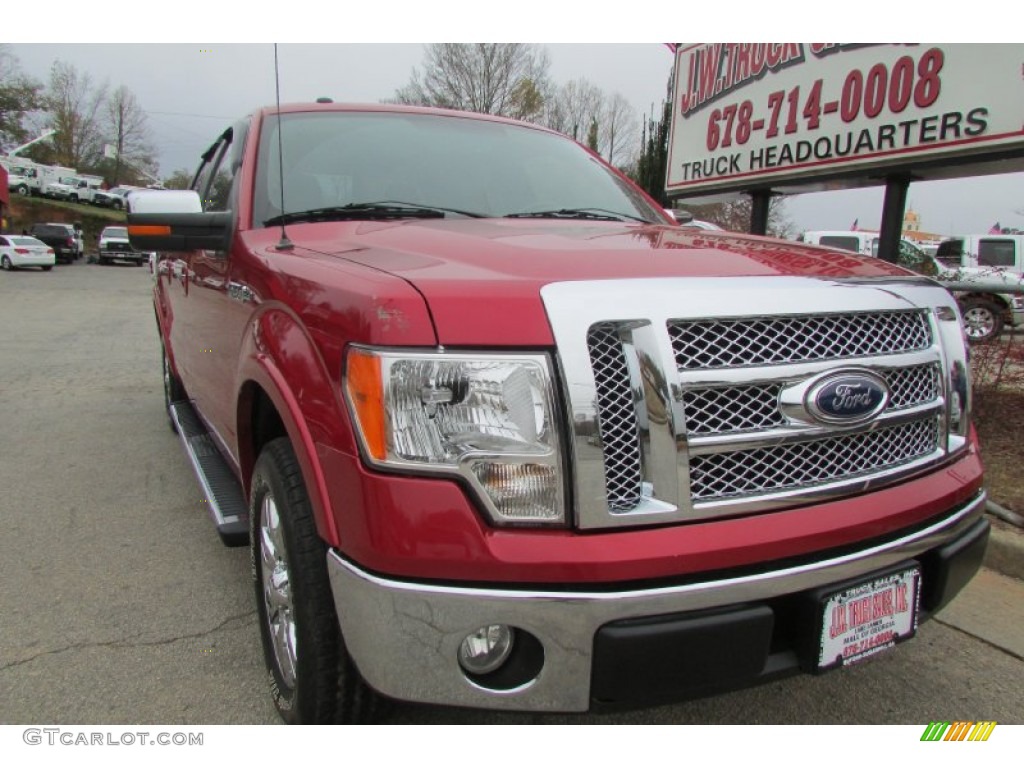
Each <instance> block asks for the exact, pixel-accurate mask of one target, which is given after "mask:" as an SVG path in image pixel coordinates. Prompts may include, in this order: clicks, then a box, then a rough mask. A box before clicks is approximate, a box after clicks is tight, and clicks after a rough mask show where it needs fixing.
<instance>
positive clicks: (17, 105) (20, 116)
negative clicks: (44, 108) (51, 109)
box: [0, 44, 43, 149]
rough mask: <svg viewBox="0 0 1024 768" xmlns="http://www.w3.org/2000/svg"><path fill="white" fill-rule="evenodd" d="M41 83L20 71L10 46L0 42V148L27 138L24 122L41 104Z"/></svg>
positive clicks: (19, 64)
mask: <svg viewBox="0 0 1024 768" xmlns="http://www.w3.org/2000/svg"><path fill="white" fill-rule="evenodd" d="M42 89H43V85H42V83H39V82H36V81H35V80H33V79H32V78H30V77H28V76H27V75H25V74H23V73H22V71H21V63H20V62H19V61H18V58H17V56H15V55H14V54H13V53H12V52H11V50H10V46H8V45H6V44H0V147H7V148H8V149H9V148H13V147H14V146H16V145H18V144H21V143H22V142H23V141H25V139H26V138H28V133H29V131H28V129H27V128H26V127H25V121H26V119H27V117H28V115H29V113H31V112H33V111H35V110H37V109H39V107H40V106H41V97H40V93H41V92H42Z"/></svg>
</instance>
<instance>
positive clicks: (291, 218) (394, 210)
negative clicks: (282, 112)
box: [263, 200, 482, 227]
mask: <svg viewBox="0 0 1024 768" xmlns="http://www.w3.org/2000/svg"><path fill="white" fill-rule="evenodd" d="M446 212H447V213H458V214H460V215H462V216H470V217H472V218H476V219H479V218H481V217H482V214H479V213H472V212H470V211H460V210H458V209H456V208H442V207H440V206H436V205H419V204H417V203H404V202H402V201H400V200H383V201H381V202H379V203H349V204H348V205H334V206H329V207H326V208H312V209H310V210H308V211H294V212H292V213H284V214H281V215H280V216H274V217H272V218H269V219H267V220H265V221H264V222H263V225H264V226H266V227H270V226H274V225H275V224H294V223H297V222H306V221H346V220H350V219H404V218H413V219H443V218H444V215H445V213H446Z"/></svg>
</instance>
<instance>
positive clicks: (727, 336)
mask: <svg viewBox="0 0 1024 768" xmlns="http://www.w3.org/2000/svg"><path fill="white" fill-rule="evenodd" d="M669 335H670V336H671V338H672V349H673V351H674V352H675V358H676V365H678V366H679V369H680V370H694V369H698V370H699V369H708V368H733V367H737V366H747V365H784V364H786V363H798V362H803V361H805V360H842V359H848V358H853V357H864V356H870V357H876V356H880V355H892V354H899V353H901V352H913V351H916V350H921V349H926V348H927V347H928V346H929V345H930V344H931V333H930V329H929V327H928V322H927V320H926V318H925V316H924V313H923V312H921V311H919V310H901V311H896V312H892V311H890V312H870V313H843V314H840V313H833V314H827V315H797V316H790V317H745V318H726V319H715V320H694V321H675V320H674V321H671V322H670V324H669Z"/></svg>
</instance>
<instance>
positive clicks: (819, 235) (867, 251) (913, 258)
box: [797, 229, 925, 269]
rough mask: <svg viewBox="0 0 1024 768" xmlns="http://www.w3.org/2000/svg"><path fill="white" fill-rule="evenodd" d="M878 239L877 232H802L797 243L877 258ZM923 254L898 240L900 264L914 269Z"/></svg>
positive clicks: (915, 246) (904, 241)
mask: <svg viewBox="0 0 1024 768" xmlns="http://www.w3.org/2000/svg"><path fill="white" fill-rule="evenodd" d="M880 239H881V238H880V235H879V234H878V233H877V232H859V231H857V230H853V229H851V230H821V231H815V232H804V233H803V234H802V235H800V236H799V237H798V238H797V241H799V242H801V243H808V244H810V245H823V246H826V247H828V248H839V249H840V250H843V251H852V252H853V253H857V254H860V255H861V256H876V257H877V256H878V243H879V241H880ZM924 254H925V252H924V251H923V250H922V249H921V247H920V246H918V245H917V244H916V243H914V242H913V241H912V240H908V239H907V238H905V237H903V238H900V253H899V263H900V264H902V265H903V266H905V267H907V266H909V267H910V268H911V269H915V265H916V264H917V263H918V262H920V261H922V260H923V258H924Z"/></svg>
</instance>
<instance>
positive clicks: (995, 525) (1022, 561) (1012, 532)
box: [984, 515, 1024, 580]
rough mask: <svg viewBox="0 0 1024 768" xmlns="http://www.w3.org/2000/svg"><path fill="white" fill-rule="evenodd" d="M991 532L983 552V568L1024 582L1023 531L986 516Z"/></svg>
mask: <svg viewBox="0 0 1024 768" xmlns="http://www.w3.org/2000/svg"><path fill="white" fill-rule="evenodd" d="M988 519H989V522H990V523H991V524H992V532H991V534H990V535H989V539H988V549H986V550H985V561H984V566H985V567H986V568H991V569H992V570H993V571H999V573H1002V574H1004V575H1006V576H1012V577H1013V578H1015V579H1021V580H1024V530H1021V529H1019V528H1013V527H1012V526H1009V525H1007V524H1005V523H1002V522H1001V521H999V520H998V519H997V518H993V517H992V516H991V515H988Z"/></svg>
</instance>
